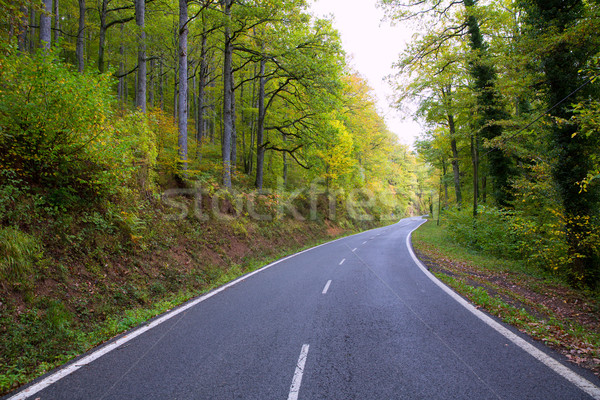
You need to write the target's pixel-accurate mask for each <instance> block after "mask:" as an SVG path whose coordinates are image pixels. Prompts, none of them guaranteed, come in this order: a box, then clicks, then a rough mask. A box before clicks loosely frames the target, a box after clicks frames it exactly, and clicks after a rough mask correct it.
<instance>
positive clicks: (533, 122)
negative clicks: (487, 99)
mask: <svg viewBox="0 0 600 400" xmlns="http://www.w3.org/2000/svg"><path fill="white" fill-rule="evenodd" d="M594 79H596V78H595V77H594V78H590V79H588V80H587V82H585V83H584V84H583V85H581V86H579V87H578V88H577V89H575V90H574V91H573V92H571V93H570V94H569V95H568V96H567V97H565V98H564V99H562V100H561V101H559V102H558V103H556V104H555V105H553V106H552V107H550V108H548V109H547V110H545V111H544V112H542V113H541V114H540V115H538V116H537V117H536V118H535V119H534V120H533V121H531V122H530V123H529V124H527V126H525V127H524V128H522V129H520V130H519V131H518V132H517V133H514V134H512V135H510V136H509V137H508V138H506V139H504V140H502V142H503V144H506V142H507V141H509V140H511V139H514V138H515V137H516V136H518V135H520V134H521V133H523V131H524V130H526V129H528V128H529V127H531V126H532V125H533V124H535V123H536V122H538V121H539V120H540V119H541V118H542V117H543V116H545V115H546V114H548V113H549V112H550V111H552V110H554V109H555V108H556V107H558V106H560V105H561V104H562V103H564V102H565V101H567V100H568V99H569V98H570V97H571V96H573V95H574V94H575V93H577V92H579V91H580V90H581V89H583V88H584V87H586V86H587V85H589V84H590V83H592V82H593V81H594ZM494 150H498V148H497V147H493V148H491V149H489V150H488V151H487V152H485V153H484V154H483V156H486V155H488V154H489V153H491V152H492V151H494Z"/></svg>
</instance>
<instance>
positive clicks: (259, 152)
mask: <svg viewBox="0 0 600 400" xmlns="http://www.w3.org/2000/svg"><path fill="white" fill-rule="evenodd" d="M266 65H267V60H266V59H265V58H263V59H262V60H260V72H259V74H260V76H259V78H258V79H259V81H258V123H257V129H256V183H255V185H256V188H257V189H258V190H259V191H261V190H262V189H263V174H264V164H265V147H264V144H263V140H264V133H265V113H266V110H265V80H266V78H265V67H266Z"/></svg>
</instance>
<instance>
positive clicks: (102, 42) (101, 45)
mask: <svg viewBox="0 0 600 400" xmlns="http://www.w3.org/2000/svg"><path fill="white" fill-rule="evenodd" d="M107 10H108V0H102V5H101V9H100V32H98V71H100V73H104V49H105V46H106V30H107V29H108V28H107V26H106V17H107V13H108V11H107Z"/></svg>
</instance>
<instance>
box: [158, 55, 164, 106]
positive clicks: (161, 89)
mask: <svg viewBox="0 0 600 400" xmlns="http://www.w3.org/2000/svg"><path fill="white" fill-rule="evenodd" d="M158 61H159V62H160V68H159V71H158V74H159V76H158V96H159V98H160V109H161V110H163V111H164V110H165V87H164V83H165V80H164V64H163V59H162V58H160V59H159V60H158Z"/></svg>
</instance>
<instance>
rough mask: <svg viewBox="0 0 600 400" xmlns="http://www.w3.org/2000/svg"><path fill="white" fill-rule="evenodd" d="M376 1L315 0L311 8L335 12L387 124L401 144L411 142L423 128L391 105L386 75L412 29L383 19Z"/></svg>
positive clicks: (355, 63)
mask: <svg viewBox="0 0 600 400" xmlns="http://www.w3.org/2000/svg"><path fill="white" fill-rule="evenodd" d="M376 3H377V0H314V3H312V4H311V9H312V11H313V14H314V15H316V16H319V17H323V16H330V15H333V20H334V26H335V27H336V28H337V29H338V31H339V32H340V34H341V37H342V43H343V46H344V49H345V51H346V53H347V54H348V55H349V56H350V57H351V60H352V61H351V66H352V67H353V68H354V69H355V70H357V71H358V72H359V73H360V74H361V75H362V76H363V77H364V78H366V79H367V80H368V82H369V85H370V86H371V87H372V88H373V90H374V92H375V95H376V96H377V98H378V104H379V109H380V112H381V114H382V115H383V116H384V117H385V120H386V122H387V125H388V127H389V128H390V130H391V131H392V132H394V133H395V134H396V135H398V137H399V138H400V141H401V142H402V143H404V144H407V145H412V144H413V142H414V139H415V138H416V137H417V136H418V135H419V132H420V129H421V128H420V126H419V124H417V123H416V122H414V121H413V119H412V115H406V116H404V117H405V118H404V119H403V118H402V117H403V116H401V115H400V113H399V111H396V110H395V109H392V108H390V107H389V103H390V100H389V99H388V97H389V96H390V95H391V94H392V90H391V88H390V87H389V85H388V84H387V83H386V82H385V81H384V78H385V77H386V76H387V75H390V74H391V73H392V72H393V70H392V64H393V63H394V62H395V61H396V60H397V59H398V56H399V54H400V53H401V52H402V50H403V49H404V46H405V45H406V42H407V41H410V39H411V36H412V33H413V32H411V31H410V30H409V29H406V28H402V27H401V26H396V27H390V26H389V23H387V22H381V21H382V19H383V11H382V10H381V9H379V8H377V7H376Z"/></svg>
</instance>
